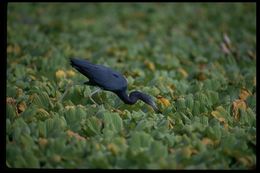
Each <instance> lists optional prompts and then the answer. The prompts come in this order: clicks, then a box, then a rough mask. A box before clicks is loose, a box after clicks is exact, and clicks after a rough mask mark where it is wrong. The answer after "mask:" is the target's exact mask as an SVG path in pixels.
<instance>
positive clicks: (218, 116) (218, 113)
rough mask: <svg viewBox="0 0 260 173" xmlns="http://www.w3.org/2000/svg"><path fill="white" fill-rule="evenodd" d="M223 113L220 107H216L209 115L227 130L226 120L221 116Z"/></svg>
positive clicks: (223, 110)
mask: <svg viewBox="0 0 260 173" xmlns="http://www.w3.org/2000/svg"><path fill="white" fill-rule="evenodd" d="M225 112H226V110H225V109H224V108H223V107H222V106H218V107H217V108H216V110H214V111H212V112H211V115H212V116H213V117H214V118H216V119H217V120H218V121H219V122H220V123H223V125H224V127H225V128H226V129H227V128H228V124H227V120H226V119H225V117H224V115H223V114H224V113H225Z"/></svg>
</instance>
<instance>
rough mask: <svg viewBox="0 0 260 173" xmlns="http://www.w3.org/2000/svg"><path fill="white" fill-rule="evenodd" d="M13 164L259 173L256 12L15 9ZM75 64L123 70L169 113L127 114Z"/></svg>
mask: <svg viewBox="0 0 260 173" xmlns="http://www.w3.org/2000/svg"><path fill="white" fill-rule="evenodd" d="M7 34H8V35H7V96H6V111H7V113H6V165H7V166H8V167H13V168H143V169H252V168H254V167H255V165H256V93H255V90H256V5H255V4H252V3H251V4H241V3H237V4H235V3H232V4H221V3H218V4H213V3H210V4H199V3H196V4H187V3H176V4H173V3H169V4H160V3H157V4H152V3H149V4H143V3H142V4H141V3H140V4H130V3H125V4H113V3H109V4H105V3H103V4H87V3H85V4H72V3H70V4H65V3H64V4H56V3H49V4H47V3H37V4H36V3H19V4H18V3H17V4H16V3H9V4H8V14H7ZM70 57H80V58H82V59H88V60H90V61H92V62H93V63H97V64H103V65H106V66H109V67H111V68H113V69H116V70H117V71H120V72H122V73H123V74H124V75H125V77H126V78H127V80H128V83H129V86H128V90H129V91H133V90H140V91H143V92H145V93H148V94H150V95H151V96H152V97H153V99H154V100H156V102H157V104H158V106H159V107H160V109H161V110H162V114H156V113H155V112H154V111H153V110H152V109H151V108H150V107H149V106H147V105H146V104H144V103H143V102H140V101H139V102H138V103H136V104H135V105H125V104H123V102H122V101H121V100H120V99H119V98H118V97H117V96H116V95H115V94H113V93H111V92H101V93H99V94H96V95H94V96H93V99H94V100H95V101H96V102H97V103H98V105H95V104H93V103H92V102H91V100H90V99H89V97H88V95H89V94H90V93H91V91H94V90H95V88H93V87H89V86H84V85H75V86H73V87H72V88H71V89H69V91H68V93H67V95H66V96H65V97H64V98H63V99H61V96H62V94H63V93H64V91H65V89H66V87H67V86H68V85H69V83H71V82H75V83H76V82H85V81H86V80H87V79H86V78H85V77H84V76H83V75H81V74H80V73H78V72H76V71H75V70H73V68H72V67H71V66H70V64H69V58H70Z"/></svg>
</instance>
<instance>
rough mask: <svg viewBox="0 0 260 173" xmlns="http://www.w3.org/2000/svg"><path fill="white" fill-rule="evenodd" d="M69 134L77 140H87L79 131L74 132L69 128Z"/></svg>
mask: <svg viewBox="0 0 260 173" xmlns="http://www.w3.org/2000/svg"><path fill="white" fill-rule="evenodd" d="M67 135H68V136H69V137H75V138H76V139H77V140H86V138H84V137H82V136H80V135H79V134H78V133H75V132H73V131H71V130H68V131H67Z"/></svg>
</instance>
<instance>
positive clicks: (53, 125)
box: [45, 117, 65, 137]
mask: <svg viewBox="0 0 260 173" xmlns="http://www.w3.org/2000/svg"><path fill="white" fill-rule="evenodd" d="M45 124H46V135H47V137H57V136H59V135H60V134H61V133H62V132H63V130H64V128H65V127H63V126H62V125H63V120H61V119H60V118H59V117H54V118H52V119H47V120H46V121H45Z"/></svg>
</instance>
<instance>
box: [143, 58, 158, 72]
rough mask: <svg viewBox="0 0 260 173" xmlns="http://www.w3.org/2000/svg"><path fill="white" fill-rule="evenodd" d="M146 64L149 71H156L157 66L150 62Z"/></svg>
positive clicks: (145, 62)
mask: <svg viewBox="0 0 260 173" xmlns="http://www.w3.org/2000/svg"><path fill="white" fill-rule="evenodd" d="M144 64H145V65H146V66H147V67H148V69H149V70H151V71H154V70H155V66H154V63H153V62H150V61H147V60H146V61H144Z"/></svg>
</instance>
